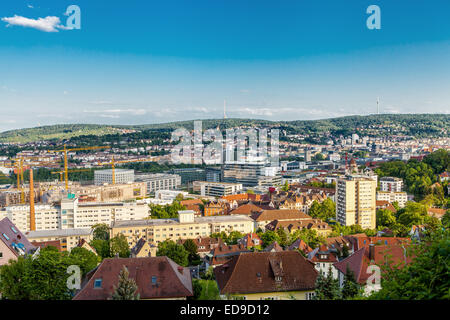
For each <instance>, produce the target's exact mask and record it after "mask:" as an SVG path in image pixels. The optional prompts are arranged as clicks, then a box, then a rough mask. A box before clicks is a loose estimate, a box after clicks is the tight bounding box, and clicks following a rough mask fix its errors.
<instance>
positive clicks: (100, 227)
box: [92, 223, 109, 240]
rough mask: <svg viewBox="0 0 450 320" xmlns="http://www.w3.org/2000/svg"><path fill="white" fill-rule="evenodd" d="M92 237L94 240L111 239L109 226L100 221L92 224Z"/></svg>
mask: <svg viewBox="0 0 450 320" xmlns="http://www.w3.org/2000/svg"><path fill="white" fill-rule="evenodd" d="M92 229H93V231H92V237H93V239H94V240H109V226H108V225H107V224H105V223H100V224H96V225H94V226H92Z"/></svg>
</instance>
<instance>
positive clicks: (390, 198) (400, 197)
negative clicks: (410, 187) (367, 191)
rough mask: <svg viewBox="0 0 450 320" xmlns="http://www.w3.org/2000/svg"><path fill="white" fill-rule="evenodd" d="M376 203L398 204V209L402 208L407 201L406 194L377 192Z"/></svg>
mask: <svg viewBox="0 0 450 320" xmlns="http://www.w3.org/2000/svg"><path fill="white" fill-rule="evenodd" d="M377 200H378V201H387V202H389V203H393V202H398V205H399V206H400V208H403V207H404V206H405V205H406V202H407V201H408V194H407V193H406V192H387V191H378V192H377Z"/></svg>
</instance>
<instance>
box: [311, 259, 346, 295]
mask: <svg viewBox="0 0 450 320" xmlns="http://www.w3.org/2000/svg"><path fill="white" fill-rule="evenodd" d="M340 298H341V290H340V288H339V280H338V279H334V277H333V272H332V270H331V266H330V268H329V269H328V274H327V275H326V276H325V275H323V274H322V273H319V275H318V276H317V279H316V295H315V297H314V299H315V300H338V299H340Z"/></svg>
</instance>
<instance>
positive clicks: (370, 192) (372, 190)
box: [336, 175, 377, 229]
mask: <svg viewBox="0 0 450 320" xmlns="http://www.w3.org/2000/svg"><path fill="white" fill-rule="evenodd" d="M376 188H377V183H376V181H375V180H373V179H371V178H368V177H364V176H351V175H347V176H345V177H342V178H339V179H338V180H337V184H336V220H337V222H339V223H340V224H342V225H344V226H351V225H354V224H357V225H360V226H361V227H362V228H364V229H366V228H369V229H375V227H376Z"/></svg>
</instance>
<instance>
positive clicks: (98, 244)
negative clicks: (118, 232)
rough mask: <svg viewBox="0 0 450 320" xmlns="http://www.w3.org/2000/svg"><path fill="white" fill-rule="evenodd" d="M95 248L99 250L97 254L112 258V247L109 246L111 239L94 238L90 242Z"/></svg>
mask: <svg viewBox="0 0 450 320" xmlns="http://www.w3.org/2000/svg"><path fill="white" fill-rule="evenodd" d="M89 244H90V245H91V246H92V247H93V248H94V249H95V251H97V254H98V255H99V256H100V257H101V258H102V259H105V258H111V257H112V255H111V248H110V246H109V240H100V239H97V240H92V241H91V242H90V243H89Z"/></svg>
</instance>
